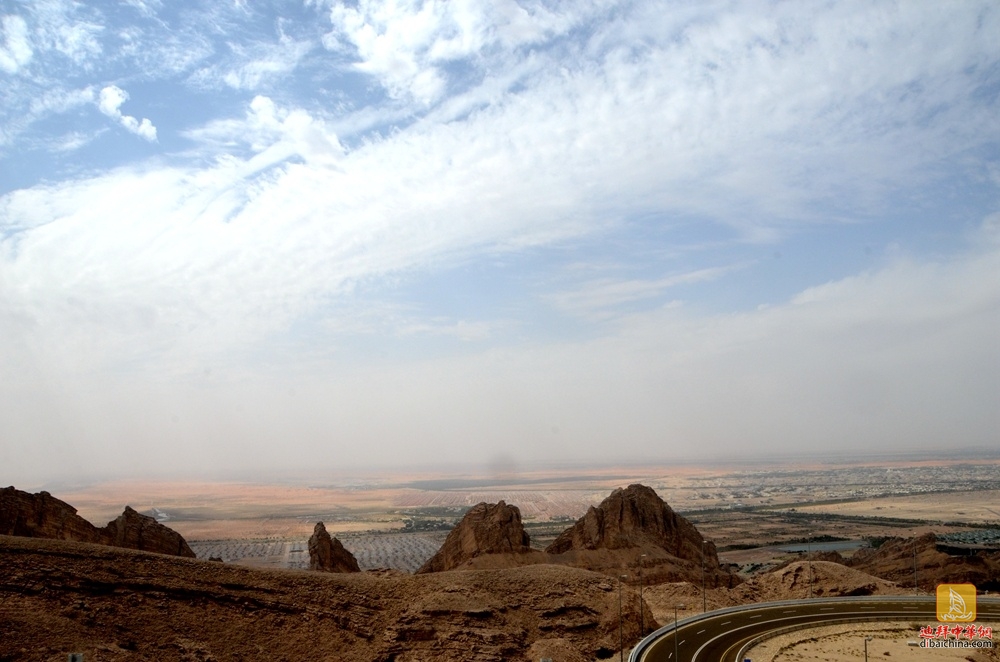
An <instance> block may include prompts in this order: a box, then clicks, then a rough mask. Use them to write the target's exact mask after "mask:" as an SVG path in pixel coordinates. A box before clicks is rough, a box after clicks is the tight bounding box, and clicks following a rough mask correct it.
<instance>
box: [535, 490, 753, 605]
mask: <svg viewBox="0 0 1000 662" xmlns="http://www.w3.org/2000/svg"><path fill="white" fill-rule="evenodd" d="M545 551H546V553H547V554H549V557H550V562H552V563H563V564H566V565H573V566H577V567H587V568H591V569H595V570H609V571H613V572H620V571H621V570H622V569H625V570H626V574H627V575H628V577H629V580H630V581H632V582H636V581H637V578H638V574H639V573H640V572H641V573H642V574H643V576H644V580H643V581H645V582H647V583H656V582H664V581H691V582H699V583H700V582H701V581H702V578H703V577H704V580H705V582H706V584H707V585H708V586H710V587H717V586H735V585H736V584H738V583H739V582H740V581H741V580H740V579H739V577H737V576H736V575H735V574H734V573H732V572H731V571H729V570H728V569H726V568H723V567H721V566H720V564H719V557H718V555H717V553H716V550H715V545H714V544H713V543H711V542H709V541H706V540H705V539H704V538H703V537H702V536H701V534H700V533H699V532H698V529H696V528H695V526H694V525H693V524H691V522H689V521H688V520H686V519H685V518H684V517H682V516H680V515H678V514H677V513H676V512H674V511H673V509H672V508H670V506H668V505H667V504H666V502H664V501H663V499H661V498H660V497H659V496H658V495H657V494H656V492H655V491H654V490H653V489H652V488H651V487H647V486H645V485H629V486H628V487H627V488H625V489H620V488H619V489H616V490H615V491H614V492H612V493H611V495H610V496H609V497H608V498H606V499H605V500H604V501H602V502H601V504H600V505H599V506H597V507H596V508H595V507H593V506H591V507H590V508H589V509H588V510H587V513H586V514H585V515H584V516H583V517H581V518H580V519H579V520H577V522H576V523H575V524H574V525H573V526H571V527H570V528H568V529H567V530H566V531H564V532H563V533H562V534H561V535H559V536H558V537H557V538H556V539H555V540H554V541H553V542H552V544H551V545H549V546H548V547H547V548H546V550H545Z"/></svg>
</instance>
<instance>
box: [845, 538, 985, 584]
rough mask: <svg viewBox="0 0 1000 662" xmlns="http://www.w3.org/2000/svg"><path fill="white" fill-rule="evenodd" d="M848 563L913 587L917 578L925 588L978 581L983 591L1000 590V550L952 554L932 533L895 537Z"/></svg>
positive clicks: (859, 551)
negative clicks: (911, 536)
mask: <svg viewBox="0 0 1000 662" xmlns="http://www.w3.org/2000/svg"><path fill="white" fill-rule="evenodd" d="M847 565H849V566H850V567H852V568H856V569H858V570H860V571H861V572H865V573H868V574H869V575H874V576H875V577H881V578H882V579H887V580H889V581H894V582H896V583H898V584H899V585H900V586H907V587H912V586H913V583H914V580H916V582H917V585H918V586H919V587H920V588H921V589H922V590H925V591H932V590H934V588H935V587H936V586H937V585H938V584H964V583H969V584H975V585H976V586H977V587H978V588H979V589H980V590H992V591H995V590H1000V553H997V552H993V553H987V552H983V551H979V552H975V553H968V554H961V555H957V554H949V553H947V552H945V551H942V550H941V549H939V545H938V541H937V537H936V536H935V535H934V534H933V533H925V534H924V535H922V536H920V537H918V538H892V539H890V540H887V541H885V542H884V543H883V544H882V545H881V546H880V547H878V549H872V548H864V549H859V550H858V551H857V552H855V553H854V556H852V557H851V558H850V560H849V561H848V562H847ZM914 565H915V566H916V570H917V571H916V577H914Z"/></svg>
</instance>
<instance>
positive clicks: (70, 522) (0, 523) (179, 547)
mask: <svg viewBox="0 0 1000 662" xmlns="http://www.w3.org/2000/svg"><path fill="white" fill-rule="evenodd" d="M0 533H3V534H6V535H12V536H24V537H28V538H55V539H57V540H73V541H75V542H90V543H97V544H100V545H110V546H111V547H126V548H129V549H139V550H142V551H146V552H157V553H159V554H172V555H174V556H187V557H190V558H194V556H195V554H194V552H192V551H191V548H190V547H188V544H187V542H186V541H185V540H184V538H183V537H182V536H181V534H179V533H177V532H176V531H174V530H173V529H170V528H168V527H166V526H164V525H162V524H160V523H159V522H157V521H156V520H155V519H153V518H152V517H147V516H145V515H140V514H139V513H137V512H136V511H135V510H133V509H132V508H130V507H129V506H125V511H124V512H123V513H122V514H121V515H119V516H118V518H117V519H114V520H112V521H110V522H108V525H107V526H105V527H103V528H100V529H99V528H97V527H96V526H94V525H93V524H91V523H90V522H88V521H87V520H85V519H83V518H82V517H80V516H79V515H77V514H76V508H74V507H73V506H71V505H69V504H68V503H66V502H65V501H60V500H59V499H57V498H55V497H53V496H52V495H51V494H49V493H48V492H39V493H38V494H30V493H28V492H22V491H21V490H17V489H14V488H13V487H6V488H4V489H2V490H0Z"/></svg>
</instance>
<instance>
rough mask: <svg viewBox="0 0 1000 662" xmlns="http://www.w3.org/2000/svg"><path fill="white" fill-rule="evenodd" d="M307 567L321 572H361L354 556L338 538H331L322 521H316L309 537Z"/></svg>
mask: <svg viewBox="0 0 1000 662" xmlns="http://www.w3.org/2000/svg"><path fill="white" fill-rule="evenodd" d="M309 569H310V570H319V571H321V572H361V567H360V566H358V560H357V559H356V558H354V555H353V554H351V553H350V552H349V551H347V549H345V548H344V546H343V545H342V544H341V542H340V541H339V540H337V539H336V538H331V537H330V534H329V533H327V530H326V526H325V525H324V524H323V522H316V526H315V528H314V529H313V534H312V535H311V536H310V537H309Z"/></svg>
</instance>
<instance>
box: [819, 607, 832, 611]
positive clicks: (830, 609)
mask: <svg viewBox="0 0 1000 662" xmlns="http://www.w3.org/2000/svg"><path fill="white" fill-rule="evenodd" d="M819 610H820V611H833V607H820V608H819Z"/></svg>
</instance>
